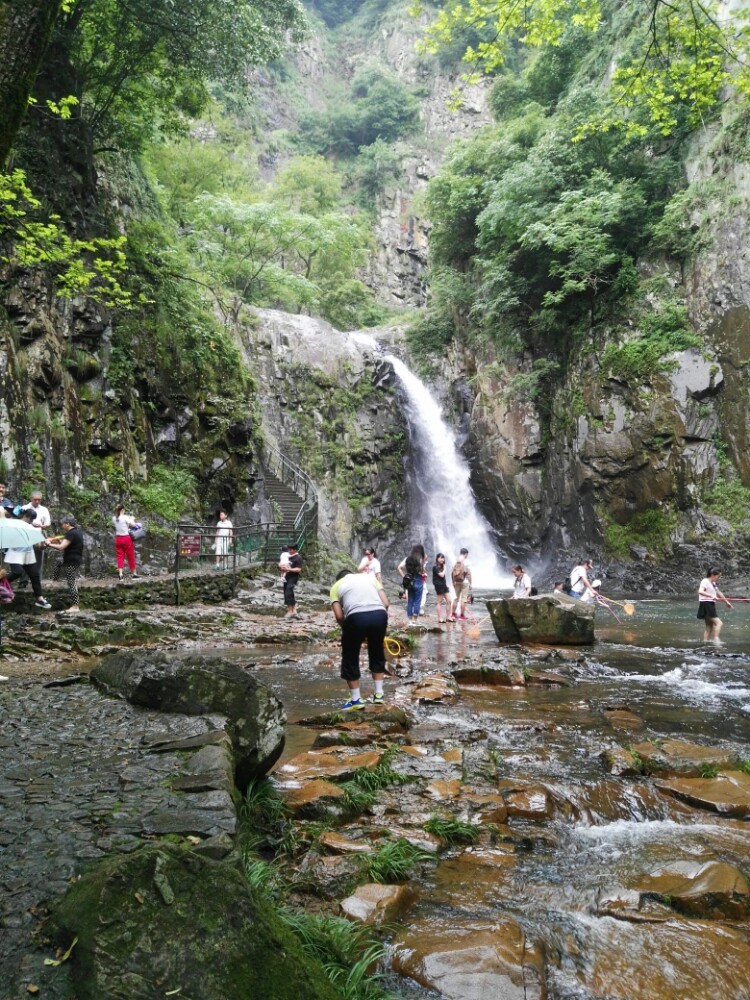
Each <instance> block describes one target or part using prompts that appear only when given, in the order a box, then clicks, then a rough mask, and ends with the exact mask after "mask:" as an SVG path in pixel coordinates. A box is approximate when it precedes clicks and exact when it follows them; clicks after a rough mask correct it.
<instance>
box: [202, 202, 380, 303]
mask: <svg viewBox="0 0 750 1000" xmlns="http://www.w3.org/2000/svg"><path fill="white" fill-rule="evenodd" d="M192 223H193V231H192V232H191V234H190V236H189V243H190V246H191V249H192V251H193V253H194V255H195V257H196V259H197V261H198V263H199V266H200V269H201V273H202V274H203V275H204V276H205V280H206V282H207V284H208V285H209V287H210V288H211V290H212V293H213V294H214V295H215V297H216V300H217V302H218V304H219V306H220V308H221V310H222V312H223V314H224V317H225V319H226V320H227V321H229V320H232V321H235V322H236V321H237V320H238V319H239V315H240V312H241V310H242V306H243V305H245V304H255V305H266V306H268V305H273V306H277V307H278V306H280V307H282V308H286V309H297V310H299V309H305V310H308V311H311V312H312V311H315V310H317V309H318V307H319V304H320V299H321V295H322V294H324V293H325V292H326V291H329V290H330V289H331V287H332V286H335V285H337V284H342V283H343V282H344V281H346V280H349V279H350V278H351V277H353V274H354V270H355V269H356V267H358V266H360V265H361V264H362V263H364V260H365V255H366V251H367V249H368V238H367V236H366V234H365V232H364V230H363V227H362V225H361V223H360V222H359V220H357V219H355V218H353V217H352V216H350V215H347V214H345V213H342V212H329V213H327V214H325V215H320V216H314V215H305V214H302V213H300V212H295V211H293V210H290V209H286V208H284V207H282V206H280V205H278V204H275V203H273V202H256V203H251V204H247V203H241V202H237V201H234V200H233V199H231V198H229V197H227V196H213V195H204V196H202V197H200V198H198V199H197V200H196V201H195V203H194V206H193V211H192ZM225 289H227V290H228V292H229V294H228V295H227V294H226V293H225V291H224V290H225Z"/></svg>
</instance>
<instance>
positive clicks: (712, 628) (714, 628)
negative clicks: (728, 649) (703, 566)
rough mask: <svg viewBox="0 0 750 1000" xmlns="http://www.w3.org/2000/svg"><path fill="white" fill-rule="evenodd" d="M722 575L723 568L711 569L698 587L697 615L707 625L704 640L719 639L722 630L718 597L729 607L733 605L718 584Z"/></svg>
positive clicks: (715, 640) (714, 640) (713, 640)
mask: <svg viewBox="0 0 750 1000" xmlns="http://www.w3.org/2000/svg"><path fill="white" fill-rule="evenodd" d="M720 576H721V570H718V569H710V570H709V571H708V576H705V577H704V578H703V579H702V580H701V583H700V587H698V614H697V616H696V617H697V618H702V619H703V620H704V622H705V625H706V627H705V630H704V632H703V640H704V642H718V641H719V632H721V626H722V621H721V618H719V617H718V615H717V614H716V600H717V598H718V599H719V600H721V601H723V602H724V603H725V604H726V606H727V607H728V608H731V607H732V605H731V604H730V603H729V600H728V599H727V598H726V597H724V595H723V594H722V592H721V591H720V590H719V588H718V587H717V586H716V584H717V583H718V582H719V577H720Z"/></svg>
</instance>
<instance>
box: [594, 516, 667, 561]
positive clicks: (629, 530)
mask: <svg viewBox="0 0 750 1000" xmlns="http://www.w3.org/2000/svg"><path fill="white" fill-rule="evenodd" d="M675 521H676V516H675V514H673V513H667V512H666V511H663V510H644V511H641V512H640V513H638V514H634V515H633V517H631V519H630V520H629V521H628V523H627V524H616V523H615V522H614V521H611V520H609V518H606V517H605V528H604V544H605V547H606V549H607V551H608V552H609V553H610V554H611V555H613V556H617V557H619V558H624V557H626V556H627V555H628V553H629V552H630V546H631V545H643V546H644V547H645V548H647V549H648V550H649V552H650V553H651V554H652V555H656V556H664V555H667V554H668V553H669V552H670V551H671V549H672V537H671V534H672V530H673V529H674V526H675Z"/></svg>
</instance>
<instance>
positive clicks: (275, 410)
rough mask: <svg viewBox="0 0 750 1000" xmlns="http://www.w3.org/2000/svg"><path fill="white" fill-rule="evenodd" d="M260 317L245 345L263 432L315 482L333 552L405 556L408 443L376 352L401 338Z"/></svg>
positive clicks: (244, 334)
mask: <svg viewBox="0 0 750 1000" xmlns="http://www.w3.org/2000/svg"><path fill="white" fill-rule="evenodd" d="M255 315H256V322H255V323H254V324H252V325H246V326H244V327H243V329H242V331H241V334H240V341H241V344H242V349H243V352H244V356H245V359H246V361H247V364H248V366H250V367H251V368H252V370H253V372H254V374H255V377H256V379H257V383H258V392H259V400H260V413H261V420H262V424H263V431H264V434H265V436H266V438H267V439H268V440H269V441H271V442H272V443H273V444H275V445H276V446H277V447H278V448H279V450H280V451H282V452H283V453H284V454H285V455H287V456H288V457H289V458H291V459H292V461H294V462H296V463H297V464H298V465H299V466H300V467H301V468H303V469H304V470H305V471H306V472H307V473H308V474H309V475H310V476H311V477H312V479H313V481H314V482H315V485H316V487H317V489H318V492H319V503H320V543H321V546H322V548H323V550H324V551H325V552H326V553H327V554H329V555H336V554H341V555H350V556H357V557H358V556H359V555H360V554H361V549H362V547H363V546H364V545H368V544H374V545H376V547H377V548H378V551H379V553H382V554H383V555H384V556H385V555H386V554H387V553H388V552H391V551H394V552H395V551H396V545H397V543H398V541H399V540H400V536H401V532H402V530H403V524H404V521H405V514H406V512H405V507H404V503H405V501H404V495H403V481H404V471H403V461H404V453H405V447H406V436H405V428H404V423H403V418H402V416H401V413H400V411H399V409H398V407H397V406H396V403H395V397H394V394H393V392H392V390H391V389H390V388H389V384H388V383H389V381H390V375H391V373H390V369H389V367H388V366H387V365H385V364H384V363H383V362H382V360H380V358H379V355H378V352H377V350H376V346H375V345H376V340H377V341H378V342H380V343H387V342H389V341H392V339H393V337H394V333H393V331H385V330H383V331H381V330H371V331H368V333H367V335H364V334H362V335H357V334H347V333H341V332H340V331H338V330H335V329H334V328H333V327H332V326H330V325H329V324H328V323H325V322H324V321H322V320H316V319H311V318H310V317H308V316H292V315H289V314H288V313H282V312H276V311H274V310H271V309H258V310H256V311H255ZM395 336H397V334H395Z"/></svg>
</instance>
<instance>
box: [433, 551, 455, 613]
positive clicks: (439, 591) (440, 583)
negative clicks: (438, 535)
mask: <svg viewBox="0 0 750 1000" xmlns="http://www.w3.org/2000/svg"><path fill="white" fill-rule="evenodd" d="M432 586H433V587H434V588H435V598H436V601H435V603H436V604H437V616H438V622H439V623H440V624H441V625H442V624H443V622H446V621H447V620H448V615H449V614H450V613H451V591H450V587H449V586H448V576H447V571H446V568H445V556H444V555H443V553H442V552H438V554H437V555H436V556H435V565H434V566H433V567H432ZM443 608H445V611H443V610H442V609H443Z"/></svg>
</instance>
